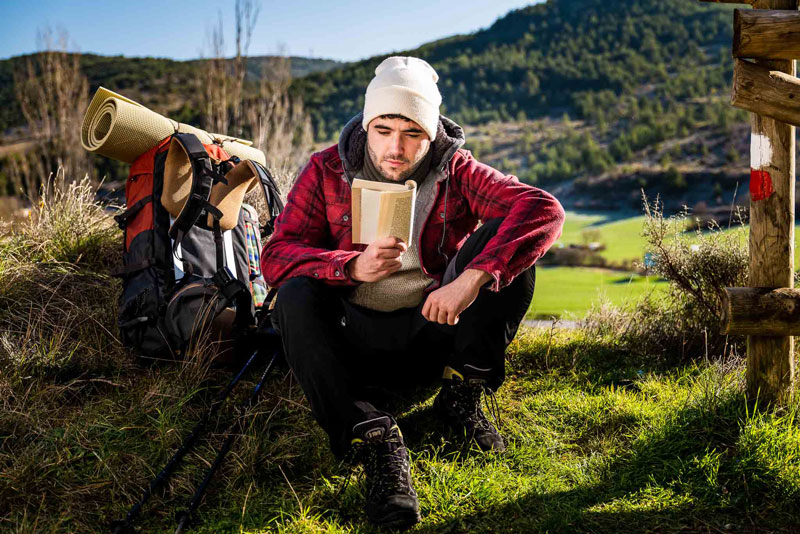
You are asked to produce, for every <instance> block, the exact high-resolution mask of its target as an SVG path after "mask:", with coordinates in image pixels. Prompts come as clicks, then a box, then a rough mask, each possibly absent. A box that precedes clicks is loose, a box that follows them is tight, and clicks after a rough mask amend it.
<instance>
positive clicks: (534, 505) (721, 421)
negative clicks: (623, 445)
mask: <svg viewBox="0 0 800 534" xmlns="http://www.w3.org/2000/svg"><path fill="white" fill-rule="evenodd" d="M744 416H745V405H744V401H743V399H742V397H741V396H740V395H738V394H730V395H728V397H727V398H725V399H723V400H721V401H719V402H713V403H709V404H708V405H706V406H692V407H688V408H685V409H684V410H681V411H680V412H679V413H677V414H675V417H674V419H673V420H672V421H671V422H670V423H667V424H666V425H665V426H664V428H663V429H660V430H658V431H655V432H652V434H653V435H652V436H651V437H643V438H640V439H638V440H637V441H635V442H634V443H633V444H632V450H631V452H630V453H627V454H623V455H622V456H619V457H617V458H616V459H614V460H613V461H612V462H611V463H610V464H608V465H607V466H605V467H602V468H598V473H597V474H596V476H592V477H591V479H592V480H593V482H592V483H590V484H587V485H585V486H578V487H575V488H574V489H571V490H567V491H558V492H543V493H528V494H526V495H524V496H523V497H521V498H519V499H517V500H514V501H513V502H508V503H505V504H502V505H499V506H492V507H488V508H484V509H481V510H479V511H476V512H473V513H469V514H464V515H459V516H455V517H451V518H449V519H446V520H445V521H444V522H441V523H438V524H427V525H426V524H425V522H424V520H423V523H422V524H421V525H420V526H419V527H418V528H417V529H416V530H415V532H424V533H442V532H453V533H455V532H609V533H612V532H613V533H616V532H798V530H799V529H798V527H797V526H795V522H794V520H793V519H792V515H793V511H792V506H791V505H790V503H781V502H777V503H776V502H773V501H772V497H771V492H770V490H769V489H766V490H765V491H761V492H759V491H758V490H755V491H750V489H748V488H747V482H746V481H745V480H744V473H743V472H742V471H741V470H740V469H737V459H736V455H735V450H734V449H733V447H734V445H735V443H736V441H737V438H738V433H739V425H738V424H737V422H738V421H740V420H741V419H742V418H743V417H744ZM512 454H513V452H512ZM709 458H712V461H711V462H709V461H708V459H709ZM713 458H716V459H717V462H718V463H717V464H716V465H714V461H713ZM531 476H537V475H536V474H532V475H531ZM542 476H546V475H542ZM762 490H764V488H762Z"/></svg>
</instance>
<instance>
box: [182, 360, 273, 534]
mask: <svg viewBox="0 0 800 534" xmlns="http://www.w3.org/2000/svg"><path fill="white" fill-rule="evenodd" d="M279 354H280V349H278V350H276V351H275V354H273V356H272V359H271V360H270V362H269V363H268V364H267V368H266V369H264V372H263V373H261V378H260V379H259V380H258V383H257V384H256V387H254V388H253V392H252V393H251V394H250V398H248V399H247V402H245V403H244V404H243V405H242V406H241V408H240V409H241V413H240V414H239V416H238V417H237V418H236V419H235V420H234V421H233V422H232V423H231V424H230V425H229V426H228V428H227V429H226V430H225V434H224V435H225V441H224V442H223V443H222V447H220V449H219V452H218V453H217V457H216V458H214V463H212V464H211V467H209V468H208V471H206V476H205V477H203V481H202V482H201V483H200V485H199V486H198V487H197V491H195V493H194V495H193V496H192V500H191V501H189V505H188V507H187V509H186V510H181V511H179V512H178V513H177V514H175V518H176V519H177V521H178V528H176V529H175V534H181V533H182V532H184V531H185V530H186V527H188V526H189V523H190V522H191V520H192V517H193V516H194V513H195V512H196V511H197V508H198V507H199V506H200V501H201V500H202V499H203V494H204V493H205V491H206V487H207V486H208V483H209V482H211V478H212V477H213V476H214V473H216V472H217V469H219V467H220V466H221V465H222V462H223V461H224V460H225V455H226V454H228V451H230V449H231V445H233V441H234V439H236V436H237V435H238V434H239V432H234V429H235V428H236V427H238V426H240V425H241V424H243V422H244V415H245V413H246V411H247V410H248V409H249V408H250V407H252V406H253V404H255V402H256V399H258V394H259V393H260V392H261V388H262V386H263V385H264V382H265V381H266V380H267V376H269V373H270V371H272V369H273V368H274V367H275V362H276V361H277V359H278V355H279ZM239 430H241V429H239Z"/></svg>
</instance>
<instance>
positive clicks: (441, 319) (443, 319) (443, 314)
mask: <svg viewBox="0 0 800 534" xmlns="http://www.w3.org/2000/svg"><path fill="white" fill-rule="evenodd" d="M437 322H438V323H439V324H447V310H446V309H444V308H439V314H438V316H437Z"/></svg>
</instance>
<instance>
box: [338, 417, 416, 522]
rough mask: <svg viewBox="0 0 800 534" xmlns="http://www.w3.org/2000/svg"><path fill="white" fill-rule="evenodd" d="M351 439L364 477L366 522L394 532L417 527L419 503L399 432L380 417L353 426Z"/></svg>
mask: <svg viewBox="0 0 800 534" xmlns="http://www.w3.org/2000/svg"><path fill="white" fill-rule="evenodd" d="M353 435H354V436H355V438H354V439H353V441H352V443H353V447H354V449H353V450H354V456H355V459H356V461H358V462H359V463H363V465H364V473H365V474H366V488H367V502H366V506H365V511H366V513H367V519H369V521H370V523H372V524H374V525H377V526H381V527H388V528H392V529H398V530H405V529H407V528H410V527H412V526H413V525H415V524H416V523H418V522H419V520H420V515H419V502H418V501H417V492H416V491H414V488H413V486H412V485H411V465H410V462H409V459H408V450H406V446H405V444H404V443H403V435H402V434H401V432H400V428H399V427H398V426H397V424H396V423H395V422H394V420H393V419H392V418H391V417H389V416H380V417H376V418H374V419H370V420H368V421H364V422H361V423H358V424H357V425H355V426H354V427H353Z"/></svg>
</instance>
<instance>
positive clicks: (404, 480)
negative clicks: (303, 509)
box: [337, 435, 415, 501]
mask: <svg viewBox="0 0 800 534" xmlns="http://www.w3.org/2000/svg"><path fill="white" fill-rule="evenodd" d="M343 463H344V464H346V465H347V466H348V467H347V473H346V474H345V481H344V483H343V484H342V485H341V486H340V488H339V491H338V492H337V496H341V495H343V494H344V492H345V490H346V489H347V486H348V485H349V483H350V478H351V476H352V474H353V471H355V469H356V468H357V466H358V465H359V464H361V465H363V466H364V470H363V472H362V474H363V475H366V482H367V500H368V501H379V500H382V499H383V498H385V497H388V496H390V495H397V494H403V495H412V494H415V492H414V489H413V488H412V487H411V484H410V481H409V477H408V473H409V470H410V466H409V459H408V453H407V452H406V450H405V445H404V444H403V441H402V438H400V437H399V436H396V435H395V436H389V437H388V438H386V439H384V440H383V441H379V442H368V441H366V442H357V443H354V444H353V445H352V446H351V447H350V450H349V451H348V453H347V455H346V457H345V459H344V461H343Z"/></svg>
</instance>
